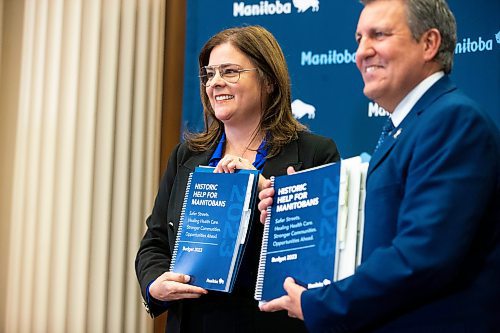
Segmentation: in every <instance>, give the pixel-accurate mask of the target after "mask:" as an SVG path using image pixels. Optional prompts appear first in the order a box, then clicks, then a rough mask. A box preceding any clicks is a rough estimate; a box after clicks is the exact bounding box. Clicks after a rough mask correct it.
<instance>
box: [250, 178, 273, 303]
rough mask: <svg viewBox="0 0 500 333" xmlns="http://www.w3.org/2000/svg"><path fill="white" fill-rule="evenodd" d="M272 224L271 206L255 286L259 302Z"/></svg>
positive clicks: (256, 297) (268, 211)
mask: <svg viewBox="0 0 500 333" xmlns="http://www.w3.org/2000/svg"><path fill="white" fill-rule="evenodd" d="M271 186H272V187H274V176H271ZM270 224H271V206H269V207H267V216H266V221H265V225H264V232H263V234H262V249H261V251H260V258H259V268H258V271H257V282H256V285H255V295H254V298H255V299H256V300H257V301H261V300H262V288H263V287H264V275H265V273H266V272H265V271H266V256H267V244H268V242H269V228H270Z"/></svg>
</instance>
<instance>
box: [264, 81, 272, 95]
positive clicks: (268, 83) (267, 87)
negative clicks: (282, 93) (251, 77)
mask: <svg viewBox="0 0 500 333" xmlns="http://www.w3.org/2000/svg"><path fill="white" fill-rule="evenodd" d="M264 85H265V88H266V93H267V94H268V95H270V94H271V93H272V92H273V91H274V83H270V82H269V81H268V80H266V81H265V82H264Z"/></svg>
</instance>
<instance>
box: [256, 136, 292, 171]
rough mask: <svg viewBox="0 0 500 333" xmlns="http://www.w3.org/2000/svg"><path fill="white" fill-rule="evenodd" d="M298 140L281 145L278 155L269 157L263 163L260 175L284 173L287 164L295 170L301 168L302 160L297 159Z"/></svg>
mask: <svg viewBox="0 0 500 333" xmlns="http://www.w3.org/2000/svg"><path fill="white" fill-rule="evenodd" d="M298 158H299V145H298V140H295V141H293V142H291V143H290V144H288V145H285V147H283V150H282V151H281V152H280V154H279V155H277V156H275V157H273V158H270V159H268V160H267V161H266V163H265V164H264V169H263V170H262V175H263V176H264V177H266V178H269V177H270V176H276V175H286V169H287V168H288V167H289V166H293V168H294V169H295V170H296V171H297V170H300V169H301V168H302V162H300V161H299V159H298Z"/></svg>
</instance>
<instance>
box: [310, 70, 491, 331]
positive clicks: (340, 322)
mask: <svg viewBox="0 0 500 333" xmlns="http://www.w3.org/2000/svg"><path fill="white" fill-rule="evenodd" d="M478 110H479V108H478V107H477V106H476V104H475V103H474V102H472V101H471V100H470V99H468V98H467V97H466V96H464V95H463V94H462V93H461V92H459V91H458V90H457V88H456V87H455V86H454V84H453V83H452V82H451V81H450V79H449V78H448V77H447V76H444V77H443V78H441V79H440V80H439V81H438V82H436V83H435V84H434V85H433V86H432V87H431V88H430V89H429V90H428V91H427V92H426V93H425V94H424V95H423V96H422V97H421V98H420V100H419V101H418V102H417V104H416V105H415V106H414V107H413V109H412V110H411V112H410V113H409V114H408V116H407V117H406V118H405V119H404V120H403V122H402V123H401V124H400V126H399V127H398V128H396V130H395V131H394V132H393V133H394V135H393V136H390V137H389V138H388V139H386V141H384V143H383V144H382V146H381V147H380V148H379V150H377V152H376V153H374V155H373V157H372V160H371V161H370V167H369V170H368V178H367V195H366V207H365V212H366V215H365V231H364V244H363V262H362V264H361V266H360V267H359V268H358V270H357V271H356V273H355V274H354V275H353V276H351V277H349V278H347V279H344V280H342V281H339V282H337V283H334V284H332V285H330V286H328V287H326V288H320V289H315V290H309V291H306V292H304V293H303V294H302V309H303V311H304V316H305V322H306V326H307V327H308V329H309V330H310V331H311V332H345V331H377V332H499V330H500V322H499V321H500V138H499V137H500V135H499V130H498V128H496V127H495V125H494V124H493V123H492V122H491V121H490V120H489V119H487V117H486V116H484V115H483V114H482V113H481V112H480V111H478Z"/></svg>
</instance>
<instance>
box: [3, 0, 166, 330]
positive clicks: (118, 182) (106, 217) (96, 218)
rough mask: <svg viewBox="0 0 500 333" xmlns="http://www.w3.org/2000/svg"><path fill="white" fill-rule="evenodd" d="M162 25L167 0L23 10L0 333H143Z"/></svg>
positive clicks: (44, 2) (39, 3)
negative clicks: (142, 258)
mask: <svg viewBox="0 0 500 333" xmlns="http://www.w3.org/2000/svg"><path fill="white" fill-rule="evenodd" d="M4 1H5V0H4ZM164 17H165V4H164V0H121V1H120V0H25V1H24V9H23V16H22V19H23V23H22V42H21V52H20V54H21V57H20V71H19V86H18V92H17V93H18V102H17V103H16V104H17V105H16V108H15V110H8V112H15V113H16V122H15V123H16V131H15V149H14V153H13V155H14V156H13V162H12V164H13V171H12V175H13V177H12V196H11V206H10V218H9V221H8V225H9V228H8V229H9V241H10V242H9V244H10V245H9V250H8V260H7V263H8V265H7V278H6V287H7V288H6V295H5V297H6V300H8V301H7V302H6V304H7V305H6V306H5V317H4V318H5V323H4V324H3V330H4V331H5V332H23V333H24V332H51V333H52V332H92V333H94V332H145V331H148V330H149V329H150V326H151V320H149V319H148V318H147V317H146V316H147V315H146V314H145V312H144V310H143V308H142V305H141V298H140V294H139V288H138V285H137V282H136V278H135V273H134V258H135V253H136V251H137V248H138V244H139V240H140V237H141V236H142V233H143V230H144V220H145V217H146V215H147V214H148V212H149V211H150V209H151V206H152V200H153V198H154V194H155V191H156V187H157V184H158V176H157V175H158V164H159V161H158V159H159V158H158V156H159V139H160V137H159V136H160V128H159V126H160V122H161V121H160V120H161V119H160V113H161V91H162V84H161V83H162V72H163V68H162V63H163V46H164V44H163V43H164V42H163V39H164V38H163V37H164V36H163V35H164V24H165V23H164V21H165V20H164ZM2 112H4V111H3V110H2Z"/></svg>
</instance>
